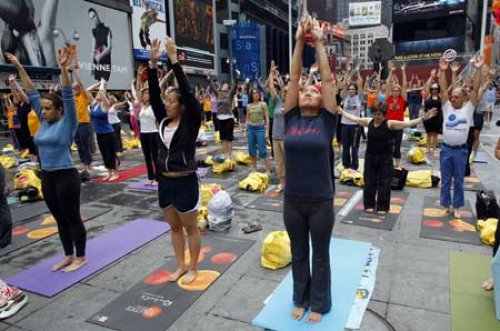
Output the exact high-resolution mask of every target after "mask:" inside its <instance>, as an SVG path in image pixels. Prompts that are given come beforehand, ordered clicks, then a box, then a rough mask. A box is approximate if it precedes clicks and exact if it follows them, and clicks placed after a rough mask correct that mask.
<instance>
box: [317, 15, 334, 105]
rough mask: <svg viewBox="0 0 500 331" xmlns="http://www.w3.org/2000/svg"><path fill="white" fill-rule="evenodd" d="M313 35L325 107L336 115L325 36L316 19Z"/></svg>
mask: <svg viewBox="0 0 500 331" xmlns="http://www.w3.org/2000/svg"><path fill="white" fill-rule="evenodd" d="M311 35H312V36H313V40H314V44H315V47H316V58H317V59H318V64H319V73H320V75H321V89H322V93H321V96H322V99H323V107H324V108H325V109H326V110H327V111H329V112H330V113H333V114H336V110H337V100H336V99H335V89H334V87H333V78H332V71H331V70H330V64H329V63H328V56H327V55H326V50H325V45H324V43H325V35H324V32H323V27H322V26H320V25H319V22H318V21H317V20H316V19H313V20H312V26H311Z"/></svg>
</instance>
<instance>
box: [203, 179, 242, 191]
mask: <svg viewBox="0 0 500 331" xmlns="http://www.w3.org/2000/svg"><path fill="white" fill-rule="evenodd" d="M201 183H202V184H220V185H222V188H223V189H224V190H227V189H228V188H230V187H233V186H235V185H237V184H238V180H237V179H233V178H227V179H218V178H209V177H204V178H202V179H201Z"/></svg>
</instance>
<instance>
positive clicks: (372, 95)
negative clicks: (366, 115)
mask: <svg viewBox="0 0 500 331" xmlns="http://www.w3.org/2000/svg"><path fill="white" fill-rule="evenodd" d="M377 99H378V93H377V92H369V93H368V97H367V98H366V107H368V109H371V108H372V107H373V104H374V103H375V101H377Z"/></svg>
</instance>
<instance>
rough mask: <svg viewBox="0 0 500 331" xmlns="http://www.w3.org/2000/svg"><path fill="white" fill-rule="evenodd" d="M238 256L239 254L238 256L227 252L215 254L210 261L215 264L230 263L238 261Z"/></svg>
mask: <svg viewBox="0 0 500 331" xmlns="http://www.w3.org/2000/svg"><path fill="white" fill-rule="evenodd" d="M237 258H238V256H236V254H233V253H228V252H225V253H219V254H215V255H214V256H212V258H211V259H210V261H212V263H214V264H219V265H228V264H231V263H233V262H234V261H236V259H237Z"/></svg>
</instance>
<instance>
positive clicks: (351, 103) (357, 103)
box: [340, 94, 361, 125]
mask: <svg viewBox="0 0 500 331" xmlns="http://www.w3.org/2000/svg"><path fill="white" fill-rule="evenodd" d="M344 111H345V112H346V113H348V114H351V115H353V116H356V117H359V116H360V115H361V100H360V99H359V95H357V94H356V95H354V96H352V97H351V96H345V97H344ZM340 123H342V124H347V125H357V124H356V123H355V122H353V121H351V120H349V119H347V118H346V117H345V116H342V119H341V120H340Z"/></svg>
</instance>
